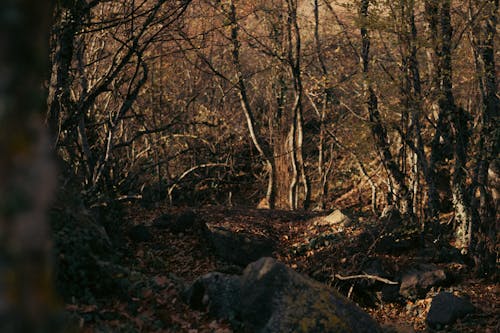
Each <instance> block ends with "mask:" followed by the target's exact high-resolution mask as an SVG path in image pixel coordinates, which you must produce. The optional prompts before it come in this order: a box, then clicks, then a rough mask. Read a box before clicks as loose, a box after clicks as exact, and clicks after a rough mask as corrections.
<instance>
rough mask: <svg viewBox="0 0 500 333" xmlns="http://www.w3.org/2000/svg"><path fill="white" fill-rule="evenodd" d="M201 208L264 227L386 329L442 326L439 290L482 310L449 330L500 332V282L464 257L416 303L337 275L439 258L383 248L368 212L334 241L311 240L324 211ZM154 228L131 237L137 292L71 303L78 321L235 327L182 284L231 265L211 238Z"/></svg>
mask: <svg viewBox="0 0 500 333" xmlns="http://www.w3.org/2000/svg"><path fill="white" fill-rule="evenodd" d="M165 212H167V210H166V209H162V208H157V209H153V210H151V209H144V208H138V207H133V208H132V207H131V209H130V210H129V215H128V218H129V219H130V221H129V222H130V223H132V224H135V225H137V224H145V225H150V224H151V221H153V220H154V219H155V218H156V217H158V216H160V215H161V214H162V213H165ZM195 212H196V216H197V218H198V219H200V220H201V221H202V222H215V223H223V224H224V225H230V228H231V229H232V230H234V231H238V230H246V231H247V232H248V231H251V232H254V233H265V234H266V236H268V237H271V238H273V239H274V240H276V241H277V244H278V246H277V249H276V251H275V253H274V256H275V257H276V258H277V259H279V260H281V261H283V262H285V263H286V264H287V265H288V266H290V267H292V268H294V269H296V270H297V271H299V272H302V273H304V274H307V275H309V276H310V277H312V278H314V279H317V280H319V281H321V282H323V283H325V284H328V285H331V286H333V287H335V288H337V289H338V290H339V291H340V292H341V293H343V294H344V295H346V296H348V297H350V298H351V299H353V300H354V301H355V302H357V303H358V304H359V305H360V306H361V307H362V308H363V309H365V311H367V312H368V313H370V315H371V316H372V317H373V318H375V319H376V320H377V321H378V322H379V323H380V324H381V325H382V326H383V327H386V328H388V327H393V328H394V329H395V330H392V331H391V330H390V329H387V331H388V332H435V331H434V330H432V329H430V328H427V327H426V324H425V317H426V314H427V312H428V310H429V307H430V302H431V300H432V297H433V296H434V295H435V294H436V293H437V292H439V291H440V290H447V291H452V292H454V293H459V294H466V295H468V296H469V297H470V300H471V302H472V303H473V304H474V306H475V307H476V309H477V311H475V312H474V313H473V314H470V315H468V316H466V317H465V318H463V319H462V320H461V321H459V322H457V323H455V324H454V325H453V326H451V327H447V328H445V329H444V330H443V332H491V333H493V332H500V320H499V319H500V287H499V285H498V284H495V283H494V282H493V281H489V280H481V279H476V278H474V277H473V274H472V272H470V271H469V270H468V268H467V266H466V265H464V264H461V263H457V262H451V263H450V262H438V263H436V265H437V266H438V267H440V268H443V269H444V270H445V271H446V272H447V275H448V276H451V278H449V279H448V282H447V284H446V285H443V286H441V287H439V288H435V289H432V290H431V291H429V292H428V293H427V295H426V296H425V297H423V298H421V299H418V300H415V301H408V300H404V301H399V302H395V303H384V302H382V301H380V300H378V299H377V298H376V297H375V296H374V295H375V294H376V293H374V292H373V293H372V292H369V290H370V288H371V287H373V283H372V284H370V281H366V280H362V279H361V280H358V279H352V280H340V279H339V278H338V277H339V276H338V275H337V276H336V274H340V276H341V277H342V276H344V277H345V276H348V275H352V274H356V273H358V274H359V273H360V267H361V266H363V265H364V264H366V261H367V260H372V259H373V260H375V259H376V260H378V261H379V262H381V263H383V266H384V269H385V270H386V271H389V272H400V271H402V270H403V268H405V267H412V266H416V265H419V264H428V263H430V262H433V261H434V258H435V256H432V255H430V254H429V253H430V252H432V250H431V251H427V252H425V251H424V252H422V251H421V250H418V249H407V250H405V251H402V252H401V253H389V254H380V253H376V251H375V250H374V249H375V245H376V244H375V243H376V237H374V238H375V239H374V238H373V237H372V238H370V237H366V232H364V231H365V230H366V228H367V226H369V227H370V228H371V229H372V230H377V228H383V226H381V225H380V224H377V223H376V221H374V219H373V218H371V217H370V215H369V214H367V213H359V212H358V213H356V212H353V211H351V212H350V213H351V216H354V218H355V220H356V223H352V224H350V225H349V226H343V227H339V228H340V229H339V230H335V234H336V235H337V236H336V237H335V238H333V239H331V238H328V239H329V241H323V242H321V243H320V244H319V245H315V246H309V245H310V244H311V240H313V239H319V237H320V236H321V235H324V234H325V228H326V229H328V228H330V229H329V230H330V231H331V226H325V225H321V224H318V223H315V222H317V218H318V216H319V215H320V214H319V213H314V212H309V213H305V212H283V211H273V210H257V209H243V208H241V209H225V208H217V207H208V208H203V209H197V210H195ZM323 215H325V214H323ZM249 229H250V230H249ZM151 230H152V234H153V238H152V239H151V240H150V241H147V242H133V241H128V242H127V248H128V250H129V253H130V254H131V256H130V258H129V260H128V262H127V264H126V265H128V268H129V269H130V271H133V272H134V274H135V276H137V279H136V282H135V283H136V288H135V289H134V290H135V291H134V292H133V293H130V295H128V296H127V297H121V298H118V297H117V298H116V299H115V298H111V299H109V298H108V299H105V300H99V301H97V302H96V304H68V305H67V306H66V309H67V310H68V311H69V312H70V313H72V314H73V316H75V317H76V318H77V319H78V321H79V326H80V327H81V328H82V329H83V331H86V332H188V333H197V332H219V333H222V332H232V330H231V329H230V327H229V325H228V324H227V323H225V322H222V321H218V320H216V319H214V318H210V317H209V316H208V315H207V314H205V313H203V312H198V311H194V310H192V309H190V308H189V307H188V306H187V305H186V304H185V303H184V302H183V300H182V288H184V287H185V286H186V285H187V284H189V283H190V282H192V281H194V280H195V279H196V278H198V277H199V276H201V275H203V274H205V273H208V272H211V271H215V270H221V269H222V270H224V269H225V267H226V266H227V265H226V263H224V262H222V261H220V260H219V259H218V258H216V256H215V254H214V251H213V249H212V248H211V246H210V244H209V243H208V242H207V240H206V239H204V238H203V237H202V236H201V235H200V233H199V232H197V231H196V230H188V231H186V232H183V233H172V232H170V231H168V230H160V229H153V228H151ZM306 245H307V246H306ZM426 253H427V254H426ZM363 267H365V266H363ZM367 290H368V291H367Z"/></svg>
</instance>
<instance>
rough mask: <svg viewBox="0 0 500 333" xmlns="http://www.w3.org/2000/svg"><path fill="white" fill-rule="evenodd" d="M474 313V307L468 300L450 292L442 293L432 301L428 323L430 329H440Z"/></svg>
mask: <svg viewBox="0 0 500 333" xmlns="http://www.w3.org/2000/svg"><path fill="white" fill-rule="evenodd" d="M472 312H474V306H473V305H472V303H471V302H470V301H469V300H468V299H466V298H464V297H458V296H455V295H453V294H452V293H449V292H440V293H439V294H438V295H436V296H435V297H434V298H433V299H432V303H431V308H430V309H429V313H428V314H427V318H426V322H427V324H428V325H429V327H431V328H437V329H439V328H442V327H443V326H445V325H451V324H453V323H454V322H455V321H456V320H457V319H459V318H463V317H464V316H466V315H467V314H469V313H472Z"/></svg>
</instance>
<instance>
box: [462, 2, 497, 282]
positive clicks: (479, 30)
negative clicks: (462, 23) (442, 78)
mask: <svg viewBox="0 0 500 333" xmlns="http://www.w3.org/2000/svg"><path fill="white" fill-rule="evenodd" d="M482 6H483V2H478V1H471V3H469V19H470V24H471V27H473V28H472V31H471V42H472V46H473V52H474V57H475V59H474V60H475V64H476V72H477V78H478V85H479V90H480V93H481V98H482V104H483V107H482V112H481V117H480V124H479V127H480V137H479V144H478V150H479V152H478V158H477V162H476V163H477V166H476V170H475V174H474V178H473V188H472V191H471V192H472V194H476V193H478V194H477V196H478V200H476V201H475V204H474V209H475V210H476V211H477V213H478V214H477V215H478V221H477V223H474V225H473V230H472V233H473V234H472V247H473V251H474V253H473V254H474V255H475V256H476V258H477V260H476V266H477V267H476V269H477V272H478V273H480V274H488V273H490V272H494V271H495V269H496V261H497V257H498V252H497V250H496V249H495V244H498V235H497V230H498V227H499V226H498V224H499V222H498V221H499V219H498V161H499V160H498V158H497V156H498V154H499V152H498V149H499V148H498V147H499V143H500V142H499V141H500V134H499V132H498V109H499V107H500V102H499V99H498V94H497V93H498V88H497V80H496V77H497V73H496V67H495V66H496V64H495V36H496V30H497V19H498V10H499V1H498V0H488V1H487V3H486V4H485V5H484V7H482ZM481 7H482V8H483V10H484V13H486V15H485V16H486V17H485V18H484V19H482V20H480V22H478V23H477V22H473V15H472V10H473V9H476V10H478V8H481ZM480 17H482V16H481V15H480ZM474 222H476V221H474Z"/></svg>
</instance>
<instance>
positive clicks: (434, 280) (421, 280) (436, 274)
mask: <svg viewBox="0 0 500 333" xmlns="http://www.w3.org/2000/svg"><path fill="white" fill-rule="evenodd" d="M445 281H446V274H445V272H444V271H443V270H442V269H438V268H437V267H436V266H434V265H425V266H421V267H420V269H418V270H412V271H409V272H408V273H406V274H404V275H403V277H402V279H401V286H400V288H399V293H400V294H401V296H403V297H405V298H408V299H417V298H422V297H425V294H426V293H427V292H428V291H429V290H430V289H431V288H432V287H435V286H440V285H442V284H443V283H444V282H445Z"/></svg>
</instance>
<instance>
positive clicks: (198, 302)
mask: <svg viewBox="0 0 500 333" xmlns="http://www.w3.org/2000/svg"><path fill="white" fill-rule="evenodd" d="M240 291H241V280H240V277H239V276H236V275H228V274H223V273H219V272H213V273H208V274H206V275H204V276H202V277H201V278H199V279H198V280H196V281H195V282H194V283H193V285H192V286H191V287H189V288H188V289H187V290H186V292H185V295H184V296H185V298H186V301H187V303H188V304H189V306H191V307H192V308H193V309H195V310H198V311H207V312H208V313H209V314H210V315H212V316H214V317H216V318H224V319H226V320H228V321H229V322H231V323H232V324H233V325H238V323H239V314H238V311H239V309H240V301H241V296H240Z"/></svg>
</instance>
